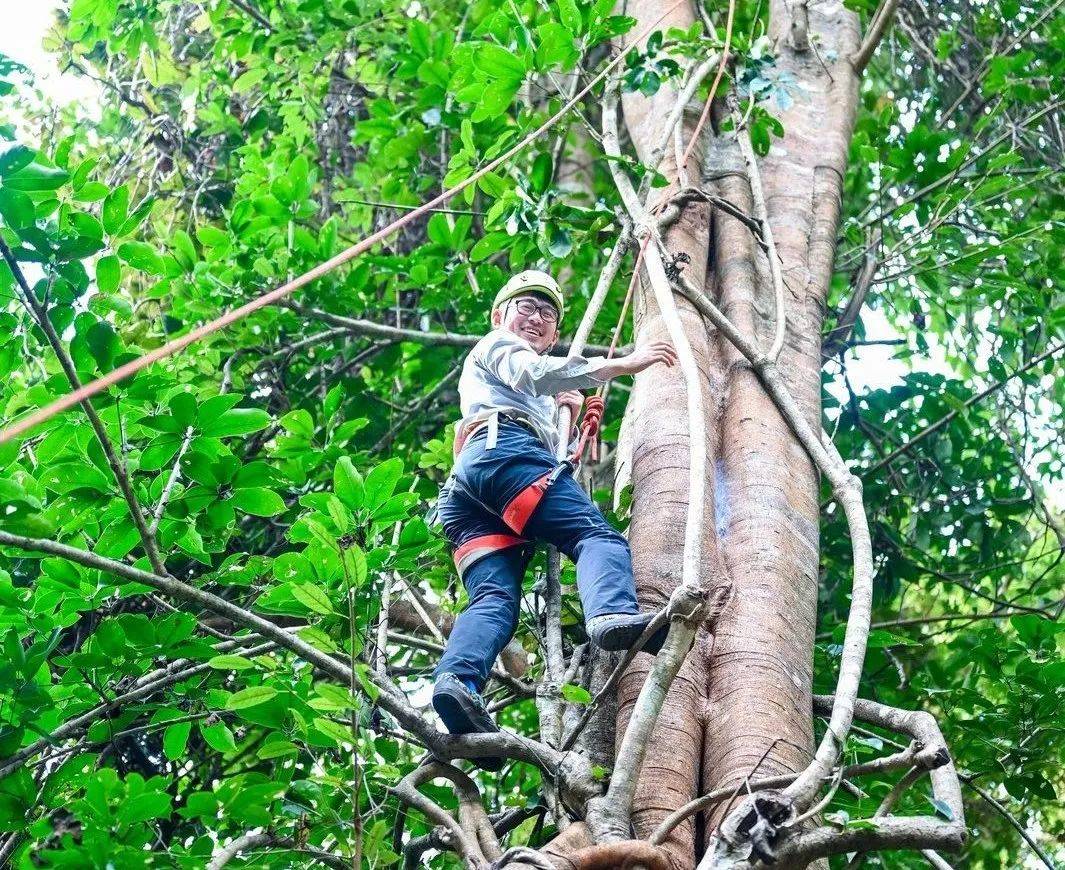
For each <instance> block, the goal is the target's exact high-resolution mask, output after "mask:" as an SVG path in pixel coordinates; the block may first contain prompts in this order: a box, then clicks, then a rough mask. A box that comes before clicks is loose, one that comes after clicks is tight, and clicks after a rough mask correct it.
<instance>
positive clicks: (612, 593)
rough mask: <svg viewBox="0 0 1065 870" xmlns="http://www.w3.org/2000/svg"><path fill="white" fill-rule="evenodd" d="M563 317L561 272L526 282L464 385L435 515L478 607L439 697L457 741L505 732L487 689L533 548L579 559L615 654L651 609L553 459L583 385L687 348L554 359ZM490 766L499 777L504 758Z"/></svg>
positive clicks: (497, 317)
mask: <svg viewBox="0 0 1065 870" xmlns="http://www.w3.org/2000/svg"><path fill="white" fill-rule="evenodd" d="M564 313H565V298H564V297H563V294H562V290H561V289H560V288H559V286H558V284H557V283H556V282H555V280H554V279H553V278H552V277H551V276H550V275H547V274H545V273H543V272H538V271H535V270H528V271H525V272H521V273H520V274H518V275H515V276H514V277H513V278H512V279H511V280H509V281H508V282H507V283H506V284H505V285H503V288H502V289H501V290H500V291H499V292H498V293H497V294H496V297H495V300H494V301H493V303H492V310H491V322H492V326H493V327H494V328H493V329H492V331H491V332H489V333H488V335H486V336H485V337H484V338H483V339H482V340H481V341H480V342H478V343H477V345H476V346H475V347H474V348H473V350H472V351H471V352H470V355H469V356H468V357H467V358H466V362H465V364H464V365H463V370H462V376H461V378H460V379H459V403H460V405H461V408H462V413H463V418H462V420H461V421H460V423H459V425H458V429H457V432H456V437H455V449H456V452H457V453H458V457H457V462H456V464H455V469H454V471H453V472H452V476H451V477H450V478H449V479H448V482H447V484H445V486H444V489H443V490H442V491H441V495H440V501H439V505H438V507H437V510H438V511H439V515H440V520H441V522H442V524H443V527H444V533H445V534H446V535H447V538H448V540H449V541H450V542H451V545H452V546H453V547H454V548H455V566H456V568H457V570H458V573H459V576H460V577H461V578H462V582H463V584H464V585H465V587H466V590H467V592H468V593H469V598H470V603H469V607H468V608H467V609H466V610H465V611H464V612H463V613H462V614H461V615H460V616H459V617H458V619H456V620H455V626H454V628H453V629H452V631H451V636H450V637H449V638H448V644H447V651H446V652H445V653H444V656H443V658H442V659H441V660H440V663H439V664H438V665H437V667H436V688H435V690H434V691H433V706H434V707H435V708H436V711H437V713H439V714H440V717H441V719H443V721H444V724H445V725H447V728H448V730H449V731H450V732H451V733H452V734H468V733H471V732H484V731H494V730H496V728H495V724H494V723H493V722H492V719H491V717H490V716H489V714H488V711H487V710H486V709H485V707H484V704H483V702H482V700H481V697H480V695H479V694H478V693H479V692H480V691H481V689H482V688H483V687H484V685H485V683H487V682H488V672H489V669H490V667H491V666H492V664H493V662H495V660H496V656H498V655H499V653H500V651H501V650H502V649H503V647H505V646H506V644H507V643H508V642H509V641H510V638H511V637H512V636H513V634H514V630H515V628H516V627H517V624H518V613H519V610H520V607H521V593H522V578H523V577H524V575H525V570H526V567H527V565H528V561H529V558H530V556H531V553H532V550H531V547H530V546H529V544H530V542H534V541H541V540H542V541H547V542H549V543H551V544H552V545H553V546H556V547H558V549H559V550H561V551H562V552H563V553H565V554H566V555H567V556H569V557H570V558H571V559H573V561H574V562H575V563H576V565H577V588H578V590H579V592H580V597H581V603H582V605H583V607H584V618H585V623H586V627H587V631H588V635H589V636H590V637H591V639H592V640H593V641H594V642H595V643H596V644H598V645H599V646H600V647H602V648H603V649H606V650H623V649H628V648H629V647H630V646H632V644H633V642H634V641H635V640H636V639H637V638H638V637H639V636H640V635H641V633H642V632H643V630H644V629H645V628H646V627H647V625H648V624H649V623H650V621H651V618H652V615H653V614H649V613H643V614H641V613H640V612H639V608H638V606H637V602H636V586H635V582H634V580H633V576H632V558H631V555H630V553H629V545H628V542H627V541H626V540H625V538H624V537H622V536H621V535H620V534H619V533H618V532H617V531H615V530H614V529H612V528H611V527H610V525H609V524H608V523H607V521H606V520H605V519H604V518H603V515H602V514H601V513H600V512H599V510H598V508H596V506H595V505H594V504H592V502H591V501H590V500H589V498H588V496H587V495H586V494H585V493H584V491H583V490H582V489H581V488H580V487H579V486H578V485H577V484H576V483H575V482H574V480H573V478H572V477H571V476H570V474H571V473H572V471H573V461H572V460H568V459H567V460H563V461H562V462H558V461H557V460H556V459H555V452H556V450H557V448H558V444H557V441H558V432H557V429H558V410H559V408H560V407H565V408H567V409H568V411H569V419H571V420H574V421H576V419H577V416H578V414H579V413H580V410H581V407H582V405H583V397H582V395H581V393H580V392H579V390H580V389H582V388H588V387H595V386H599V385H600V384H603V383H604V382H605V381H606V380H608V379H609V378H615V377H618V376H620V375H634V374H637V373H638V372H641V371H643V370H644V369H646V368H648V367H649V366H651V365H654V364H655V363H657V362H661V363H664V364H665V365H670V366H671V365H674V364H675V363H676V353H675V351H674V350H673V349H672V348H671V347H670V346H669V344H668V343H665V342H656V343H653V344H651V345H648V346H647V347H645V348H642V349H640V350H639V351H637V352H636V353H633V354H630V355H629V356H627V357H625V358H624V359H620V360H608V359H607V358H605V357H592V358H590V359H584V358H582V357H572V356H571V357H568V358H559V357H554V358H551V357H546V356H544V354H545V353H546V352H547V351H549V350H551V348H553V347H554V346H555V344H556V343H557V341H558V339H559V328H560V326H561V324H562V316H563V314H564ZM578 438H579V436H578V435H577V434H574V439H573V444H572V445H571V446H572V447H576V445H577V442H578ZM574 459H579V457H577V456H574ZM664 629H665V626H663V627H662V629H660V630H659V631H658V632H657V633H656V635H655V636H653V637H651V638H650V639H648V641H647V642H646V644H645V645H644V650H645V651H646V652H648V653H652V654H653V653H655V652H657V651H658V649H659V648H661V645H662V641H663V640H664V639H665V630H664ZM486 762H487V763H486ZM480 763H481V766H482V767H491V768H495V769H498V768H499V767H500V766H501V765H502V759H491V760H487V759H482V760H481V762H480Z"/></svg>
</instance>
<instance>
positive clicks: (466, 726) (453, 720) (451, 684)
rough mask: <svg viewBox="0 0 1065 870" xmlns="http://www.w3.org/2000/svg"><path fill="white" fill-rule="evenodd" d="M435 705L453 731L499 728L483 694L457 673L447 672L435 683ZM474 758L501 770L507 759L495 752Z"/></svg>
mask: <svg viewBox="0 0 1065 870" xmlns="http://www.w3.org/2000/svg"><path fill="white" fill-rule="evenodd" d="M433 709H434V710H436V713H437V715H438V716H439V717H440V721H442V722H443V723H444V727H445V728H447V730H448V732H449V733H451V734H493V733H495V732H497V731H498V730H499V726H498V725H496V723H495V722H494V721H492V717H491V715H490V714H489V712H488V709H487V708H486V707H485V706H484V700H483V699H482V698H481V696H480V695H478V694H477V693H476V692H474V691H471V690H470V689H469V688H468V687H467V686H466V685H464V684H463V682H462V681H461V680H460V679H459V678H458V677H456V676H455V675H454V674H450V673H444V674H441V675H440V677H439V678H438V679H437V681H436V685H435V686H434V687H433ZM470 761H472V762H473V763H474V764H476V765H477V766H478V767H480V768H483V769H484V770H490V771H497V770H499V769H500V768H502V767H503V761H504V759H502V758H499V757H496V756H492V757H489V758H471V759H470Z"/></svg>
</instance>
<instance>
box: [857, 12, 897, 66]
mask: <svg viewBox="0 0 1065 870" xmlns="http://www.w3.org/2000/svg"><path fill="white" fill-rule="evenodd" d="M898 5H899V0H880V5H879V6H878V7H877V10H876V12H875V13H873V20H872V21H871V22H869V29H868V30H867V31H866V33H865V38H864V39H863V40H862V44H861V45H860V46H859V47H858V50H857V51H856V52H855V53H854V54H853V55H851V59H850V61H851V66H853V67H854V72H855V73H856V74H857V75H861V74H862V72H863V71H864V70H865V68H866V66H868V65H869V61H870V60H872V57H873V53H874V52H875V51H876V47H877V46H878V45H880V40H882V39H883V38H884V33H886V32H887V28H888V25H889V24H891V19H892V18H893V17H894V15H895V9H896V8H897V7H898Z"/></svg>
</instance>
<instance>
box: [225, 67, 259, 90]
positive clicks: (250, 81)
mask: <svg viewBox="0 0 1065 870" xmlns="http://www.w3.org/2000/svg"><path fill="white" fill-rule="evenodd" d="M265 78H266V68H265V67H259V68H258V69H250V70H248V71H247V72H246V73H242V74H241V75H239V76H237V80H236V81H235V82H233V93H235V94H242V93H244V91H250V90H251V89H252V88H254V87H255V86H256V85H257V84H259V82H261V81H262V80H263V79H265Z"/></svg>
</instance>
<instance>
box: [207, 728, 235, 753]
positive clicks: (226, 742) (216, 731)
mask: <svg viewBox="0 0 1065 870" xmlns="http://www.w3.org/2000/svg"><path fill="white" fill-rule="evenodd" d="M200 734H201V735H202V736H203V739H204V740H205V741H206V742H207V745H208V746H210V747H211V748H212V749H214V750H216V751H218V752H236V749H237V744H236V743H235V742H234V741H233V732H232V731H230V730H229V726H228V725H226V723H225V722H215V723H212V724H207V723H206V721H204V722H200Z"/></svg>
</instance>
